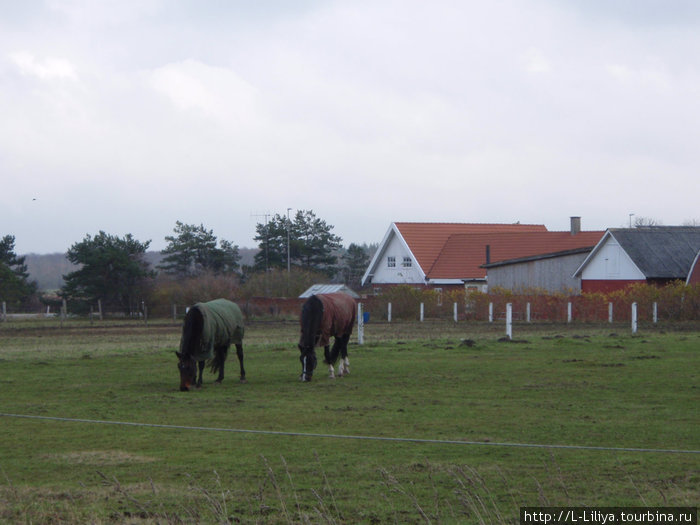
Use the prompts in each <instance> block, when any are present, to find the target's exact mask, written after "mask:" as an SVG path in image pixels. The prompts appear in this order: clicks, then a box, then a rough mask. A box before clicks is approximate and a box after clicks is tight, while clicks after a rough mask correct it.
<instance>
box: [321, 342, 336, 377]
mask: <svg viewBox="0 0 700 525" xmlns="http://www.w3.org/2000/svg"><path fill="white" fill-rule="evenodd" d="M334 346H335V345H334ZM329 349H330V346H329V345H326V346H324V347H323V356H324V359H323V361H324V363H326V364H327V365H328V377H330V378H331V379H335V372H334V370H333V364H334V362H335V359H332V355H331V353H330V351H329Z"/></svg>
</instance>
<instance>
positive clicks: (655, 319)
mask: <svg viewBox="0 0 700 525" xmlns="http://www.w3.org/2000/svg"><path fill="white" fill-rule="evenodd" d="M658 321H659V305H658V304H657V303H656V301H654V324H656V323H657V322H658Z"/></svg>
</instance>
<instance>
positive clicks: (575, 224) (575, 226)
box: [571, 217, 581, 235]
mask: <svg viewBox="0 0 700 525" xmlns="http://www.w3.org/2000/svg"><path fill="white" fill-rule="evenodd" d="M580 231H581V217H571V235H576V234H577V233H579V232H580Z"/></svg>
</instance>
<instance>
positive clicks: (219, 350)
mask: <svg viewBox="0 0 700 525" xmlns="http://www.w3.org/2000/svg"><path fill="white" fill-rule="evenodd" d="M214 352H216V360H217V362H218V366H219V377H217V378H216V381H215V383H217V384H221V382H222V381H223V380H224V363H225V362H226V354H227V353H228V346H217V347H216V348H215V349H214Z"/></svg>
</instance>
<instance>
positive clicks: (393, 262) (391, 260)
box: [386, 257, 396, 268]
mask: <svg viewBox="0 0 700 525" xmlns="http://www.w3.org/2000/svg"><path fill="white" fill-rule="evenodd" d="M386 265H387V267H389V268H396V257H387V258H386Z"/></svg>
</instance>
